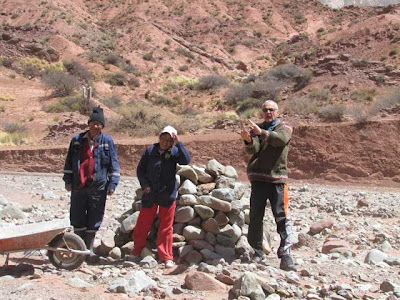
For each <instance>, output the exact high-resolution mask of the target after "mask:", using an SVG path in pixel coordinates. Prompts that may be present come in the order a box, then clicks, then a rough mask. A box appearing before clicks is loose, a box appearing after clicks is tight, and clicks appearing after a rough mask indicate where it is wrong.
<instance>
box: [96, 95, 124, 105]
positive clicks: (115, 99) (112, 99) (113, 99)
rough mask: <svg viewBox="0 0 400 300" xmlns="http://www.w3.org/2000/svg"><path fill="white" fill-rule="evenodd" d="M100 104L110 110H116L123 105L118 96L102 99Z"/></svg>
mask: <svg viewBox="0 0 400 300" xmlns="http://www.w3.org/2000/svg"><path fill="white" fill-rule="evenodd" d="M100 102H101V103H103V104H104V105H106V106H107V107H109V108H116V107H118V106H120V105H121V102H122V100H121V98H120V97H118V96H111V97H106V98H101V99H100Z"/></svg>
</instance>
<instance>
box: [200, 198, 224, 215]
mask: <svg viewBox="0 0 400 300" xmlns="http://www.w3.org/2000/svg"><path fill="white" fill-rule="evenodd" d="M199 200H200V204H203V205H206V206H209V207H211V208H212V209H216V210H220V211H222V212H229V211H231V204H230V203H229V202H226V201H223V200H219V199H218V198H215V197H212V196H200V197H199Z"/></svg>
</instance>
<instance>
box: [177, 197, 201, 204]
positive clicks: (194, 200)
mask: <svg viewBox="0 0 400 300" xmlns="http://www.w3.org/2000/svg"><path fill="white" fill-rule="evenodd" d="M178 203H179V205H182V206H184V205H196V204H199V200H198V199H197V198H196V196H195V195H191V194H185V195H182V196H181V197H180V198H179V201H178Z"/></svg>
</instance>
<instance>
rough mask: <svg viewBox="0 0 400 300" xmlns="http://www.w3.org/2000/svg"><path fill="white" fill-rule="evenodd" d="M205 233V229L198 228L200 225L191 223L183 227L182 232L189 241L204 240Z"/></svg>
mask: <svg viewBox="0 0 400 300" xmlns="http://www.w3.org/2000/svg"><path fill="white" fill-rule="evenodd" d="M205 234H206V232H205V231H204V230H203V229H201V228H198V227H194V226H191V225H189V226H186V227H185V228H184V229H183V233H182V235H183V236H184V237H185V239H186V240H187V241H190V240H203V239H204V236H205Z"/></svg>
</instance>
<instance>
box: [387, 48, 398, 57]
mask: <svg viewBox="0 0 400 300" xmlns="http://www.w3.org/2000/svg"><path fill="white" fill-rule="evenodd" d="M398 53H399V49H397V48H393V49H391V50H390V52H389V55H390V56H395V55H397V54H398Z"/></svg>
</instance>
